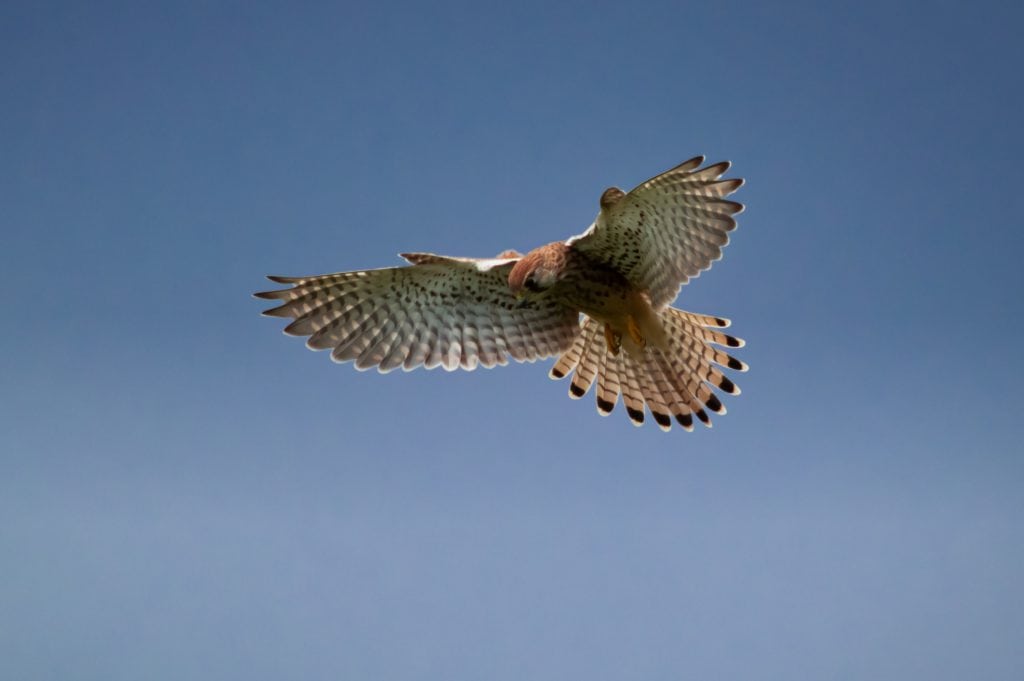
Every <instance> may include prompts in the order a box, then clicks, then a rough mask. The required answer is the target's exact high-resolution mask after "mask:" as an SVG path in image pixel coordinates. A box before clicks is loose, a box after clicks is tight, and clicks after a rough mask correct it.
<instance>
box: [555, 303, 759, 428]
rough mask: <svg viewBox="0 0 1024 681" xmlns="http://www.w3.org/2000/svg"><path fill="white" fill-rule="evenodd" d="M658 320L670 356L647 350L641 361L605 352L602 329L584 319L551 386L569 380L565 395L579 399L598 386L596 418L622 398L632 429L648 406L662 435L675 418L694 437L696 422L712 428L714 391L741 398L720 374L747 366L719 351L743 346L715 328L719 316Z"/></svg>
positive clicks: (667, 311) (676, 313)
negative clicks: (561, 380) (723, 371)
mask: <svg viewBox="0 0 1024 681" xmlns="http://www.w3.org/2000/svg"><path fill="white" fill-rule="evenodd" d="M660 320H661V323H662V326H663V327H664V329H665V334H666V336H667V337H668V350H667V351H663V350H660V349H658V348H656V347H654V346H653V345H652V344H649V345H648V346H647V347H646V348H645V349H644V351H643V354H642V355H641V356H635V355H633V354H630V353H628V352H625V351H623V352H619V353H618V354H617V355H613V354H612V353H611V352H609V350H608V347H607V344H606V342H605V337H604V333H603V326H602V324H601V323H600V322H597V321H595V320H593V319H590V318H586V319H585V320H584V322H583V328H582V330H581V332H580V334H579V336H577V338H576V341H575V342H574V343H573V345H572V346H571V347H570V348H569V349H568V350H566V351H565V352H564V353H562V355H561V356H560V357H559V358H558V360H557V361H556V362H555V364H554V366H553V367H552V368H551V372H550V376H551V378H553V379H560V378H565V377H567V376H570V375H571V378H570V381H569V396H570V397H572V398H574V399H579V398H581V397H583V396H584V395H585V394H586V393H587V392H588V391H589V390H590V388H591V386H593V385H595V384H596V390H595V392H596V397H597V411H598V412H599V413H600V414H602V415H607V414H609V413H611V411H612V410H613V409H614V408H615V405H616V403H617V402H618V400H619V396H620V395H621V397H622V402H623V404H624V405H625V408H626V414H627V416H628V417H629V419H630V420H631V421H632V422H633V424H634V425H637V426H640V425H643V423H644V418H645V413H646V412H645V407H646V409H647V410H649V411H650V413H651V416H652V417H653V418H654V421H655V422H656V423H657V424H658V427H659V428H661V429H662V430H665V431H668V430H670V429H671V428H672V421H673V419H674V420H675V421H676V422H677V423H679V425H681V426H682V427H683V428H685V429H686V430H693V422H694V418H696V420H698V421H700V422H701V423H703V424H704V425H706V426H708V427H711V418H710V417H709V416H708V412H713V413H715V414H724V413H725V406H724V405H723V404H722V401H721V400H720V399H719V397H718V395H716V394H715V392H713V390H712V388H716V389H718V390H720V391H721V392H723V393H726V394H730V395H738V394H739V392H740V390H739V388H738V387H737V386H736V384H735V383H734V382H733V381H732V380H731V379H730V378H729V377H727V376H726V375H725V374H723V373H722V371H721V369H719V367H726V368H729V369H732V370H734V371H746V370H747V365H746V364H745V363H743V362H741V361H740V360H738V359H736V358H735V357H733V356H731V355H729V354H728V353H727V352H725V351H723V350H721V349H720V348H719V347H716V346H721V347H729V348H738V347H743V345H744V342H743V341H742V340H740V339H739V338H736V337H735V336H731V335H729V334H726V333H722V332H721V331H719V330H718V329H722V328H725V327H727V326H729V324H730V322H729V320H727V319H723V318H721V317H713V316H709V315H700V314H694V313H692V312H686V311H685V310H678V309H676V308H672V307H666V308H664V309H663V310H662V311H661V313H660Z"/></svg>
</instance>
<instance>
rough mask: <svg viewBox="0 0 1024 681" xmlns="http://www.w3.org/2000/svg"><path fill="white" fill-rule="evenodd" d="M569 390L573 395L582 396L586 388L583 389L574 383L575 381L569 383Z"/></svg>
mask: <svg viewBox="0 0 1024 681" xmlns="http://www.w3.org/2000/svg"><path fill="white" fill-rule="evenodd" d="M569 392H570V393H572V394H573V396H574V397H583V396H584V395H586V394H587V391H586V390H584V389H583V388H582V387H581V386H578V385H576V384H575V383H572V384H570V385H569Z"/></svg>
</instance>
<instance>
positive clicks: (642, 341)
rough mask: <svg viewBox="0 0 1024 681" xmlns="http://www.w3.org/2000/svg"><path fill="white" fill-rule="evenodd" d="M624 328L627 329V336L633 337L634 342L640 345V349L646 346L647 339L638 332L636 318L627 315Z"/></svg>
mask: <svg viewBox="0 0 1024 681" xmlns="http://www.w3.org/2000/svg"><path fill="white" fill-rule="evenodd" d="M626 328H627V329H628V330H629V337H630V338H632V339H633V342H634V343H636V344H637V345H639V346H640V349H641V350H643V349H644V348H645V347H647V339H646V338H644V335H643V334H642V333H640V327H639V326H638V325H637V323H636V319H634V318H633V315H629V317H628V318H627V319H626Z"/></svg>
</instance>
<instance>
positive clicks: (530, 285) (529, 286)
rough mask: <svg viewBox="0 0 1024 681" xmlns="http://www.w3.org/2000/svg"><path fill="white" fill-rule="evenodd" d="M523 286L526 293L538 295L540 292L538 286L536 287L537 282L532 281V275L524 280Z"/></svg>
mask: <svg viewBox="0 0 1024 681" xmlns="http://www.w3.org/2000/svg"><path fill="white" fill-rule="evenodd" d="M523 286H524V287H525V288H526V290H527V291H531V292H533V293H540V291H541V288H540V286H538V285H537V280H536V279H534V278H533V276H532V275H531V276H529V277H527V278H526V281H524V282H523Z"/></svg>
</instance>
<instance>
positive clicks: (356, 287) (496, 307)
mask: <svg viewBox="0 0 1024 681" xmlns="http://www.w3.org/2000/svg"><path fill="white" fill-rule="evenodd" d="M403 257H405V259H406V260H408V261H409V262H411V263H413V264H412V265H411V266H407V267H391V268H385V269H375V270H364V271H359V272H339V273H337V274H325V275H320V276H314V277H269V279H270V280H271V281H274V282H277V283H279V284H290V285H291V287H290V288H286V289H279V290H276V291H266V292H263V293H257V294H256V297H257V298H264V299H268V300H277V301H281V303H282V304H281V305H280V306H278V307H275V308H272V309H269V310H266V311H265V312H264V313H263V314H265V315H269V316H271V317H285V318H289V319H293V320H294V321H292V323H291V324H289V325H288V326H287V327H286V328H285V330H284V331H285V333H287V334H289V335H292V336H309V339H308V340H307V341H306V345H307V346H308V347H309V348H311V349H313V350H326V349H328V348H330V349H331V359H333V360H334V361H336V362H346V361H351V360H354V361H355V367H356V368H357V369H359V370H364V369H369V368H371V367H377V368H378V371H380V372H382V373H384V372H387V371H391V370H392V369H396V368H398V367H402V368H403V369H405V370H406V371H408V370H411V369H414V368H416V367H418V366H425V367H426V368H428V369H432V368H434V367H436V366H438V365H440V366H443V367H444V368H445V369H446V370H448V371H453V370H455V369H457V368H459V367H462V368H463V369H469V370H472V369H475V368H476V367H477V365H478V364H481V365H483V366H485V367H493V366H494V365H496V364H507V363H508V358H509V357H511V358H512V359H514V360H517V361H520V362H523V361H526V362H532V361H534V360H536V359H540V358H543V357H549V356H552V355H557V354H559V353H561V352H563V351H565V350H566V349H568V348H569V346H570V345H572V342H573V339H574V338H575V337H576V334H578V333H579V329H580V326H579V315H578V313H577V312H575V311H573V310H571V309H568V308H566V307H564V306H562V305H559V304H558V303H557V302H556V301H555V300H554V299H549V298H547V297H546V296H539V297H537V298H534V299H530V300H527V301H525V302H520V301H518V300H517V299H516V297H515V296H514V295H513V294H512V293H511V291H510V290H509V288H508V273H509V271H510V270H511V268H512V266H513V265H514V264H515V262H516V261H517V260H518V258H515V257H512V258H491V259H475V258H452V257H447V256H441V255H434V254H431V253H414V254H405V255H403Z"/></svg>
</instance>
